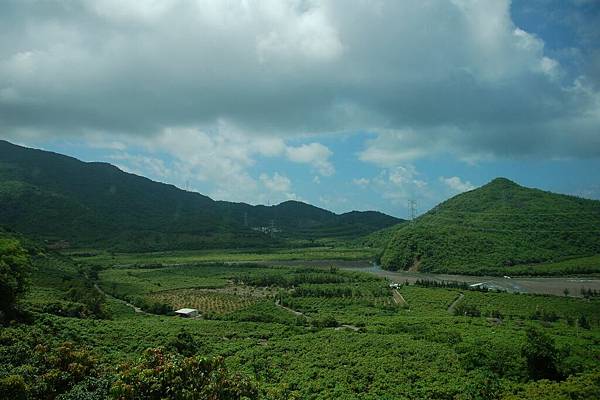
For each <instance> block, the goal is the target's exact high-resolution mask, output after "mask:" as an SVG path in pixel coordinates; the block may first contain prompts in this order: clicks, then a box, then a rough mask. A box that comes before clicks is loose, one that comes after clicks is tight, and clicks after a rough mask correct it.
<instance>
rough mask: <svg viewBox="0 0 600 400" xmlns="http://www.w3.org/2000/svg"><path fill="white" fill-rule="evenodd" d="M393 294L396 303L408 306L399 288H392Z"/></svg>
mask: <svg viewBox="0 0 600 400" xmlns="http://www.w3.org/2000/svg"><path fill="white" fill-rule="evenodd" d="M392 296H393V297H394V301H395V302H396V304H399V305H402V306H406V307H408V302H407V301H406V300H405V299H404V297H403V296H402V294H400V292H399V291H398V289H394V290H392Z"/></svg>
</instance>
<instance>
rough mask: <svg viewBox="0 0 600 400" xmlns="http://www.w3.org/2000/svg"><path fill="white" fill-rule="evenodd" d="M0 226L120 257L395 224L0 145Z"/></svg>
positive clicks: (350, 233)
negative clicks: (262, 202)
mask: <svg viewBox="0 0 600 400" xmlns="http://www.w3.org/2000/svg"><path fill="white" fill-rule="evenodd" d="M0 206H1V207H0V225H3V226H5V227H7V228H9V229H13V230H16V231H19V232H22V233H24V234H29V235H33V236H35V237H37V238H40V239H44V240H46V241H48V242H58V241H62V242H69V244H70V245H72V246H94V247H111V248H114V249H118V250H135V251H144V250H164V249H198V248H227V247H254V246H271V245H278V244H282V243H285V242H286V241H288V240H296V239H307V240H309V241H310V240H314V239H321V238H346V239H350V238H356V237H359V236H362V235H366V234H369V233H371V232H374V231H376V230H379V229H382V228H385V227H389V226H391V225H394V224H396V223H398V222H399V221H400V220H399V219H397V218H394V217H391V216H389V215H385V214H381V213H378V212H350V213H346V214H341V215H338V214H335V213H332V212H330V211H327V210H324V209H321V208H318V207H314V206H311V205H309V204H306V203H302V202H298V201H286V202H284V203H281V204H279V205H276V206H268V207H267V206H251V205H248V204H244V203H232V202H225V201H214V200H212V199H210V198H209V197H207V196H203V195H201V194H199V193H193V192H188V191H184V190H181V189H178V188H176V187H175V186H173V185H167V184H163V183H158V182H154V181H151V180H150V179H147V178H144V177H141V176H137V175H133V174H129V173H125V172H123V171H121V170H120V169H118V168H117V167H115V166H113V165H111V164H106V163H97V162H91V163H86V162H82V161H79V160H77V159H75V158H72V157H68V156H64V155H60V154H56V153H51V152H47V151H42V150H35V149H30V148H25V147H21V146H17V145H14V144H11V143H9V142H6V141H0Z"/></svg>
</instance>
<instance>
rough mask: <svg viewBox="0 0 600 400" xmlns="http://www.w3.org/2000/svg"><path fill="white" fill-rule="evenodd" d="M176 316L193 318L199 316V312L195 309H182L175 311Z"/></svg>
mask: <svg viewBox="0 0 600 400" xmlns="http://www.w3.org/2000/svg"><path fill="white" fill-rule="evenodd" d="M175 314H176V315H178V316H180V317H183V318H193V317H197V316H198V310H196V309H195V308H182V309H180V310H177V311H175Z"/></svg>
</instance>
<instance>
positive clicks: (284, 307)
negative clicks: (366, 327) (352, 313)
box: [275, 299, 360, 332]
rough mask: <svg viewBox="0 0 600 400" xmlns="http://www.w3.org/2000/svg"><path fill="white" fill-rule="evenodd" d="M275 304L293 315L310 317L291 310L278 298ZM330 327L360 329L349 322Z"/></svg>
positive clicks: (337, 329)
mask: <svg viewBox="0 0 600 400" xmlns="http://www.w3.org/2000/svg"><path fill="white" fill-rule="evenodd" d="M275 305H276V306H277V307H280V308H283V309H284V310H286V311H288V312H291V313H292V314H294V315H297V316H300V315H301V316H303V317H304V318H306V319H307V320H310V319H311V318H310V317H308V316H306V315H304V314H303V313H301V312H300V311H296V310H292V309H291V308H289V307H286V306H284V305H282V304H281V302H280V301H279V299H277V300H275ZM330 329H335V330H336V331H341V330H342V329H350V330H352V331H354V332H358V331H359V330H360V328H359V327H358V326H354V325H350V324H342V325H340V326H336V327H335V328H330Z"/></svg>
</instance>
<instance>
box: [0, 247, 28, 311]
mask: <svg viewBox="0 0 600 400" xmlns="http://www.w3.org/2000/svg"><path fill="white" fill-rule="evenodd" d="M29 269H30V267H29V257H28V256H27V252H26V251H25V249H23V247H22V246H21V244H20V243H19V241H18V240H15V239H10V238H3V237H0V293H2V295H1V296H0V320H3V319H5V318H10V317H12V316H14V314H15V310H16V304H17V300H18V298H19V297H20V296H21V295H22V294H23V293H25V290H26V288H27V278H28V277H29Z"/></svg>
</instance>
